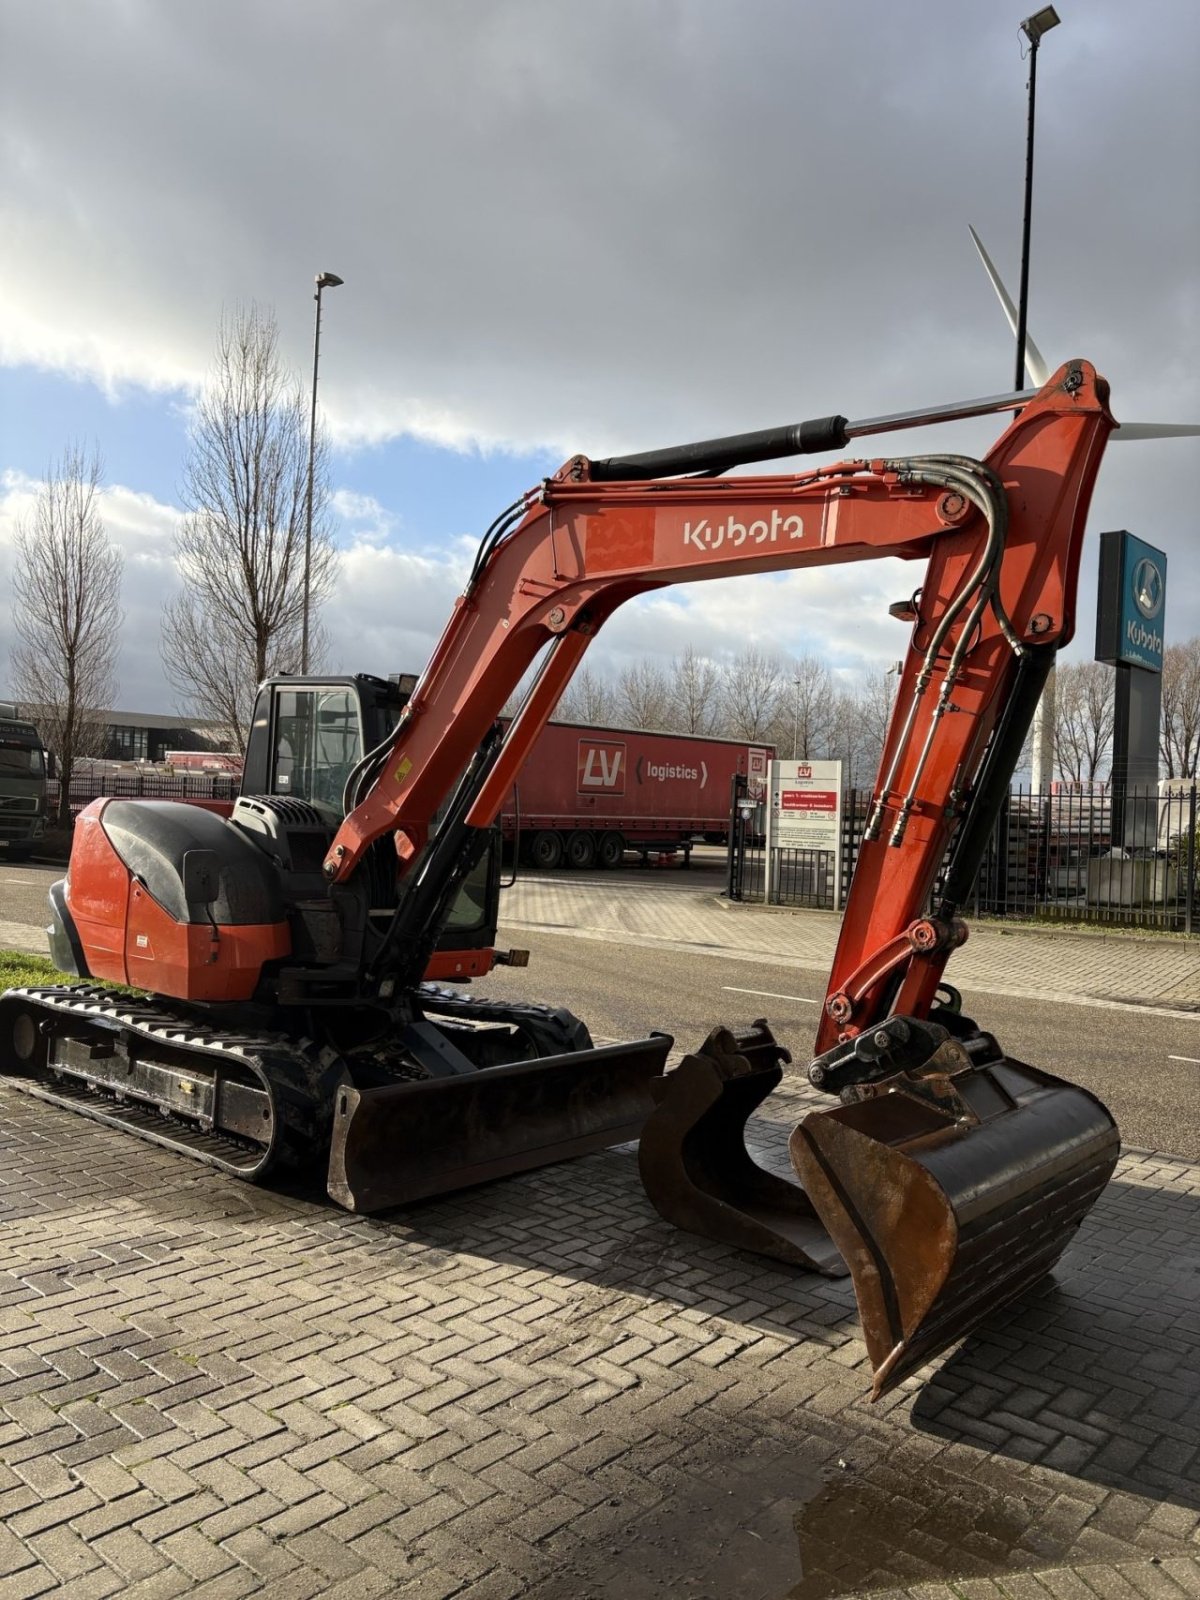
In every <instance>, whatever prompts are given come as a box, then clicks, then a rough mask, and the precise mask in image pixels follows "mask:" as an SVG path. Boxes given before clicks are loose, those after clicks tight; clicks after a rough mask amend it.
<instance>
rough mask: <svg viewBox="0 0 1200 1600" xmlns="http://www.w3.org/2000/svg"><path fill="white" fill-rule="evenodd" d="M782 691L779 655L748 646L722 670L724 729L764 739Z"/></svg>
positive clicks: (775, 718) (772, 720) (730, 732)
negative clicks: (771, 654)
mask: <svg viewBox="0 0 1200 1600" xmlns="http://www.w3.org/2000/svg"><path fill="white" fill-rule="evenodd" d="M784 693H785V684H784V671H783V666H782V664H781V663H780V661H779V659H778V657H776V656H769V655H765V654H764V653H763V652H762V651H761V650H758V649H756V648H755V647H754V646H753V645H750V646H748V647H747V648H746V649H745V650H743V651H741V652H740V653H739V654H738V655H736V656H735V657H734V659H733V660H732V661H731V662H729V663H728V664H727V665H726V666H725V667H724V669H723V671H722V673H721V705H722V708H723V717H722V721H723V724H724V728H725V732H726V733H727V734H729V735H731V736H732V737H733V738H735V739H765V738H766V737H767V736H768V734H769V732H770V729H771V728H772V726H773V725H774V724H775V722H776V720H777V717H778V714H779V705H780V701H781V699H782V698H783V695H784Z"/></svg>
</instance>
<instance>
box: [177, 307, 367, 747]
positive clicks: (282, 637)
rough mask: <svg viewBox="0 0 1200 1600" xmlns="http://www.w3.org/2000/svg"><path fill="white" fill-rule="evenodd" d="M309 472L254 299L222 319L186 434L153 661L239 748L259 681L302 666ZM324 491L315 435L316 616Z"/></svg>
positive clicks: (285, 379) (295, 392)
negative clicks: (175, 579)
mask: <svg viewBox="0 0 1200 1600" xmlns="http://www.w3.org/2000/svg"><path fill="white" fill-rule="evenodd" d="M307 474H308V414H307V405H306V402H305V398H304V394H303V391H302V389H301V387H300V384H299V382H298V381H297V380H296V379H295V378H294V377H293V376H292V375H291V374H290V373H288V372H287V371H286V369H285V368H284V366H283V364H282V362H281V359H280V356H279V350H278V333H277V330H276V326H275V320H274V318H273V317H272V316H270V315H269V314H268V313H266V312H263V311H260V310H259V309H258V308H257V307H253V306H252V307H251V308H250V310H249V311H241V310H239V311H237V312H236V313H234V314H233V315H227V316H225V317H223V318H222V321H221V328H220V333H219V335H218V339H217V354H216V360H215V363H214V366H213V372H212V375H211V378H210V381H209V384H208V386H207V387H206V389H205V391H204V394H203V395H202V397H201V399H200V403H199V405H198V407H197V412H196V418H195V422H194V424H193V427H192V430H191V442H190V454H189V457H188V462H187V467H186V471H185V477H184V487H183V499H184V504H185V506H186V508H187V515H186V516H185V517H184V519H183V522H182V523H181V525H180V528H179V532H178V533H177V535H176V538H175V556H176V560H177V562H178V565H179V570H180V574H181V576H182V578H183V593H182V594H181V595H180V596H179V598H178V599H176V600H174V601H172V602H171V603H170V604H169V605H168V606H167V608H166V610H165V612H164V617H163V626H162V658H163V665H164V667H165V669H166V673H167V677H168V678H169V679H170V681H171V683H172V684H173V685H174V686H175V688H176V689H177V690H178V691H179V692H180V694H181V695H182V697H183V699H184V701H185V702H186V703H187V705H188V708H189V709H190V710H193V711H195V712H198V713H200V714H201V715H203V716H207V717H210V718H213V719H215V720H217V721H219V722H221V723H223V724H224V725H225V726H226V727H227V728H228V730H229V733H230V735H231V736H232V737H233V739H234V740H235V741H236V743H237V745H238V748H239V749H242V750H244V749H245V741H246V734H247V732H248V729H249V721H250V710H251V704H252V698H253V692H254V687H255V685H256V684H257V683H258V682H259V681H260V680H261V679H263V678H265V677H269V676H271V675H272V674H273V673H278V672H295V671H298V670H299V667H300V639H301V632H302V626H303V612H304V544H305V491H306V486H307ZM327 496H328V477H327V470H326V451H325V446H324V444H323V442H322V441H321V439H320V438H319V437H318V441H317V452H316V461H315V470H314V474H313V528H312V561H311V581H310V592H311V613H312V614H315V613H316V611H317V610H318V609H319V607H320V605H321V603H322V602H323V601H324V600H326V599H327V598H328V596H329V593H330V591H331V589H332V587H333V579H334V569H335V562H336V555H335V552H334V548H333V544H332V541H331V539H330V537H329V534H328V531H327V529H326V527H325V525H324V521H323V515H322V513H323V511H324V507H325V502H326V499H327ZM313 632H314V630H313V628H312V626H311V625H310V629H309V634H310V656H311V655H313V654H316V652H315V651H313V650H312V637H313Z"/></svg>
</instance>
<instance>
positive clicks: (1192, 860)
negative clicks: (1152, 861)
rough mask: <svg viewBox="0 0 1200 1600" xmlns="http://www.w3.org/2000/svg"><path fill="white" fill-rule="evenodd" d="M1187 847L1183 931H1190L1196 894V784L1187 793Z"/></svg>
mask: <svg viewBox="0 0 1200 1600" xmlns="http://www.w3.org/2000/svg"><path fill="white" fill-rule="evenodd" d="M1187 837H1188V845H1187V901H1186V905H1185V909H1184V913H1183V931H1184V933H1191V931H1192V900H1193V899H1194V898H1195V894H1196V783H1195V779H1193V780H1192V787H1191V789H1190V790H1189V791H1188V835H1187Z"/></svg>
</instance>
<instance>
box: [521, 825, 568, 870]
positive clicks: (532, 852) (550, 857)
mask: <svg viewBox="0 0 1200 1600" xmlns="http://www.w3.org/2000/svg"><path fill="white" fill-rule="evenodd" d="M562 858H563V842H562V834H561V833H555V831H554V829H553V828H539V829H538V831H537V833H535V834H534V836H533V838H532V839H531V840H530V841H529V865H530V866H531V867H542V868H544V869H549V868H553V867H557V866H559V865H560V864H561V862H562Z"/></svg>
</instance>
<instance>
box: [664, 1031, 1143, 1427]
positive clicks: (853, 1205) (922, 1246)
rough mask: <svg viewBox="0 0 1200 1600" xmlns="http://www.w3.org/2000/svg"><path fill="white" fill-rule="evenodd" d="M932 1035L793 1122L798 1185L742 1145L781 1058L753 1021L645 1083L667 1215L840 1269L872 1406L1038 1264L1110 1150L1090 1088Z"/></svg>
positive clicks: (1058, 1246)
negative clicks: (841, 1099) (908, 1062)
mask: <svg viewBox="0 0 1200 1600" xmlns="http://www.w3.org/2000/svg"><path fill="white" fill-rule="evenodd" d="M893 1022H894V1023H902V1022H903V1019H893ZM969 1026H970V1025H968V1027H969ZM920 1028H921V1025H918V1024H913V1025H912V1032H913V1033H914V1035H917V1036H918V1037H919V1035H920ZM901 1031H902V1032H903V1033H904V1036H905V1037H906V1038H907V1037H908V1035H909V1029H908V1027H904V1028H902V1030H901ZM960 1031H961V1030H960ZM927 1032H929V1030H927ZM932 1035H933V1036H934V1037H935V1038H936V1039H937V1040H940V1042H939V1043H938V1044H937V1047H936V1048H935V1049H933V1051H932V1053H931V1054H928V1059H926V1060H925V1061H924V1062H922V1063H921V1064H920V1065H919V1066H915V1067H909V1068H908V1069H907V1070H903V1071H900V1072H895V1073H892V1074H891V1075H889V1076H884V1077H882V1078H880V1079H879V1081H876V1082H872V1083H869V1084H862V1085H859V1086H857V1087H854V1088H851V1089H850V1090H849V1091H848V1092H849V1093H850V1094H852V1095H854V1096H855V1098H854V1099H852V1100H851V1101H850V1102H849V1103H848V1104H842V1105H839V1106H836V1107H834V1108H833V1109H831V1110H829V1111H814V1112H810V1113H809V1115H807V1116H806V1117H805V1118H804V1120H803V1121H802V1122H801V1123H800V1125H799V1126H798V1127H797V1128H796V1129H795V1130H794V1132H793V1133H792V1136H791V1139H790V1142H789V1149H790V1154H791V1158H792V1165H793V1167H794V1168H795V1170H796V1173H797V1175H798V1177H799V1179H800V1185H801V1186H799V1187H798V1186H797V1185H796V1184H794V1183H791V1182H788V1181H786V1180H784V1179H782V1178H779V1177H777V1176H775V1175H774V1174H772V1173H769V1172H766V1171H765V1170H763V1169H762V1168H761V1167H759V1166H757V1165H756V1163H755V1162H754V1161H753V1160H752V1158H751V1156H750V1154H749V1152H748V1151H747V1149H746V1145H745V1139H744V1133H745V1126H746V1120H747V1117H748V1116H749V1114H750V1112H751V1111H753V1110H754V1109H755V1108H756V1107H757V1106H758V1105H759V1104H760V1103H761V1102H762V1100H763V1099H765V1097H766V1095H767V1094H768V1093H769V1092H770V1091H771V1089H772V1088H774V1087H775V1085H776V1084H777V1083H778V1082H779V1081H780V1078H781V1076H782V1067H781V1065H780V1063H781V1062H782V1061H786V1060H787V1059H788V1055H787V1052H786V1051H785V1050H782V1049H781V1048H780V1047H779V1046H778V1045H777V1044H776V1043H775V1041H774V1040H773V1039H772V1037H771V1034H770V1030H769V1029H768V1028H767V1026H766V1024H765V1023H764V1022H758V1023H755V1024H754V1027H753V1029H752V1030H750V1032H748V1033H743V1034H735V1033H732V1032H731V1031H730V1030H728V1029H725V1028H716V1029H714V1030H713V1032H712V1033H711V1034H710V1035H709V1038H708V1039H707V1040H706V1041H705V1043H704V1045H703V1046H702V1047H701V1048H700V1050H699V1051H697V1052H696V1053H695V1054H694V1055H692V1056H688V1057H686V1058H685V1059H684V1061H683V1062H682V1063H681V1064H680V1066H679V1067H678V1068H676V1070H675V1071H674V1072H672V1073H671V1074H670V1075H669V1076H668V1077H667V1078H666V1079H665V1080H664V1081H663V1083H662V1084H660V1085H657V1086H656V1087H655V1098H656V1102H657V1104H656V1109H655V1111H654V1114H653V1116H652V1117H651V1118H650V1120H649V1122H648V1123H647V1126H646V1129H645V1131H644V1133H643V1135H642V1142H641V1146H640V1151H639V1160H640V1165H641V1172H642V1181H643V1184H644V1185H645V1188H646V1191H647V1194H648V1195H649V1197H650V1199H651V1200H652V1202H653V1203H654V1205H655V1207H656V1208H657V1209H658V1211H659V1212H660V1213H661V1214H662V1215H663V1216H664V1217H666V1218H667V1220H668V1221H670V1222H674V1223H676V1224H677V1225H678V1226H679V1227H682V1228H686V1229H688V1230H690V1231H691V1232H694V1233H699V1234H703V1235H705V1236H707V1237H710V1238H716V1239H721V1240H723V1241H725V1242H726V1243H728V1244H733V1245H736V1246H738V1247H739V1248H742V1249H747V1250H754V1251H758V1252H759V1253H761V1254H765V1255H770V1256H774V1257H775V1258H776V1259H777V1260H782V1261H787V1262H791V1263H793V1264H795V1265H798V1266H802V1267H807V1268H810V1269H812V1270H815V1271H818V1272H822V1273H826V1274H828V1275H838V1274H844V1273H845V1272H847V1271H849V1273H850V1274H851V1276H852V1278H853V1281H854V1290H855V1296H856V1298H857V1301H858V1308H859V1315H860V1317H861V1320H862V1327H863V1336H864V1339H865V1342H866V1346H867V1353H868V1356H869V1357H870V1361H871V1366H872V1369H873V1373H874V1386H873V1398H875V1399H878V1397H879V1396H880V1395H882V1394H885V1393H887V1391H888V1390H889V1389H892V1388H894V1387H895V1385H896V1384H898V1383H899V1382H900V1381H901V1379H902V1378H904V1377H905V1376H907V1374H909V1373H910V1372H912V1371H913V1370H914V1369H915V1368H917V1367H919V1366H922V1365H923V1364H924V1363H925V1362H927V1361H929V1360H931V1359H932V1358H933V1357H934V1356H936V1355H938V1354H940V1352H942V1351H943V1350H945V1349H946V1348H947V1347H948V1346H950V1345H951V1344H953V1343H954V1342H955V1341H957V1340H959V1339H961V1338H963V1337H964V1336H965V1335H966V1334H968V1333H970V1332H971V1330H972V1329H973V1328H975V1327H976V1326H977V1325H978V1324H979V1323H980V1322H981V1321H982V1320H983V1319H984V1318H985V1317H986V1316H988V1315H989V1314H990V1313H991V1312H993V1311H995V1310H996V1309H997V1308H998V1307H999V1306H1002V1305H1004V1304H1005V1303H1006V1302H1007V1301H1009V1300H1012V1299H1014V1298H1016V1296H1018V1295H1019V1294H1021V1293H1022V1292H1023V1291H1024V1290H1025V1289H1026V1288H1028V1287H1029V1286H1030V1285H1032V1284H1033V1283H1035V1282H1036V1281H1037V1280H1038V1279H1039V1278H1040V1277H1042V1276H1043V1275H1044V1274H1045V1273H1046V1272H1048V1271H1049V1270H1050V1268H1051V1267H1052V1266H1053V1265H1054V1263H1055V1262H1056V1261H1057V1260H1058V1258H1059V1256H1060V1255H1061V1254H1062V1252H1063V1250H1064V1249H1065V1248H1066V1246H1067V1244H1068V1243H1069V1242H1070V1239H1071V1236H1072V1235H1073V1233H1074V1231H1075V1229H1076V1228H1077V1227H1078V1225H1079V1223H1080V1222H1081V1221H1082V1219H1083V1217H1084V1216H1085V1215H1086V1214H1087V1212H1088V1211H1089V1209H1090V1208H1091V1206H1092V1205H1093V1204H1094V1202H1095V1200H1096V1199H1097V1197H1098V1196H1099V1194H1100V1192H1101V1190H1102V1189H1103V1188H1104V1186H1105V1184H1106V1183H1107V1182H1108V1179H1109V1177H1110V1175H1111V1173H1112V1170H1113V1167H1114V1165H1115V1163H1116V1159H1117V1154H1118V1152H1119V1149H1120V1141H1119V1138H1118V1135H1117V1129H1116V1126H1115V1124H1114V1122H1113V1119H1112V1117H1111V1116H1110V1115H1109V1113H1108V1111H1107V1110H1106V1109H1105V1107H1104V1106H1103V1105H1102V1104H1101V1103H1100V1101H1099V1100H1097V1099H1096V1098H1095V1096H1094V1095H1091V1094H1088V1093H1087V1092H1086V1091H1085V1090H1083V1089H1079V1088H1076V1087H1075V1086H1073V1085H1071V1084H1068V1083H1064V1082H1063V1081H1062V1080H1061V1079H1059V1078H1054V1077H1052V1076H1051V1075H1050V1074H1049V1073H1046V1072H1042V1071H1039V1070H1038V1069H1037V1068H1035V1067H1030V1066H1026V1065H1025V1064H1024V1063H1023V1062H1019V1061H1014V1060H1011V1059H1009V1058H1006V1057H1005V1056H1003V1055H1002V1054H1001V1052H1000V1050H999V1047H998V1046H997V1045H996V1043H995V1040H994V1039H992V1038H991V1036H990V1035H988V1034H984V1033H980V1032H978V1031H976V1032H975V1033H973V1034H968V1035H966V1036H964V1037H962V1038H954V1037H949V1036H948V1033H947V1030H946V1029H944V1028H936V1029H934V1030H932Z"/></svg>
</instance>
